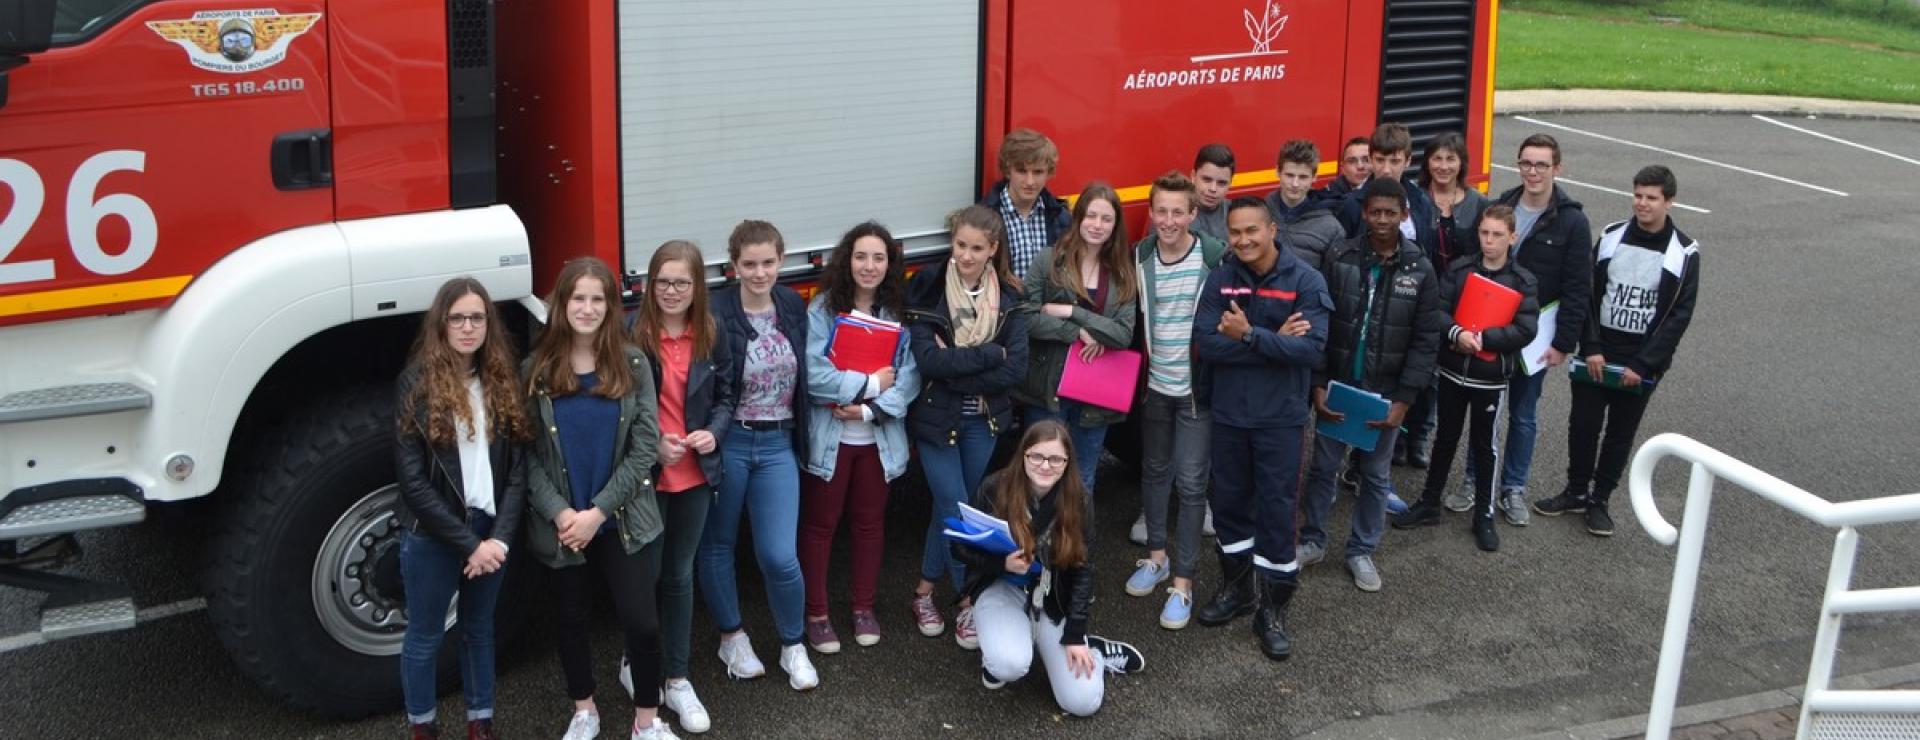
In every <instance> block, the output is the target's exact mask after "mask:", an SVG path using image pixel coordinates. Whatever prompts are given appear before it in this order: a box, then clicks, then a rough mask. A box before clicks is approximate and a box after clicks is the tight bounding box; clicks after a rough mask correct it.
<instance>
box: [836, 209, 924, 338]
mask: <svg viewBox="0 0 1920 740" xmlns="http://www.w3.org/2000/svg"><path fill="white" fill-rule="evenodd" d="M869 236H871V237H873V238H875V239H879V240H880V241H881V243H883V244H885V245H887V246H886V249H887V276H886V277H884V278H882V279H881V280H880V285H879V286H878V287H875V288H874V290H873V308H874V310H875V311H881V310H885V311H889V312H891V313H892V316H893V318H895V319H898V318H900V317H901V316H902V315H904V314H903V311H904V310H905V308H906V305H907V291H906V282H907V278H906V275H907V259H906V257H905V256H904V254H903V251H904V250H903V249H902V248H901V246H900V240H899V239H895V238H893V232H890V231H887V227H885V226H881V225H880V222H878V221H868V222H866V223H863V224H860V225H859V226H855V227H853V228H851V229H848V230H847V233H846V235H845V236H842V237H840V243H839V244H835V245H834V246H833V254H831V255H828V256H827V269H826V274H824V275H822V276H821V277H820V290H821V292H823V293H826V294H827V308H828V309H829V310H831V311H833V312H834V313H836V314H842V313H847V312H849V311H852V310H853V297H854V294H855V293H856V292H858V291H859V288H860V286H859V284H858V283H856V282H854V279H853V245H854V242H858V241H860V240H861V239H865V238H867V237H869Z"/></svg>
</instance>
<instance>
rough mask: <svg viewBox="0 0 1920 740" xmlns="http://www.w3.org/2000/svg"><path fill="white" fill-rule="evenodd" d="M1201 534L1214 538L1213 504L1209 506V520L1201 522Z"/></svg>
mask: <svg viewBox="0 0 1920 740" xmlns="http://www.w3.org/2000/svg"><path fill="white" fill-rule="evenodd" d="M1200 534H1201V535H1203V536H1206V537H1212V536H1213V504H1207V518H1205V519H1202V520H1200Z"/></svg>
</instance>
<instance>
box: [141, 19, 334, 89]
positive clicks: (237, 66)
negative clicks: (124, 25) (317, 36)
mask: <svg viewBox="0 0 1920 740" xmlns="http://www.w3.org/2000/svg"><path fill="white" fill-rule="evenodd" d="M319 20H320V14H319V13H298V14H294V15H281V14H280V11H278V10H273V9H254V10H203V11H200V12H198V13H194V14H193V17H192V18H187V19H183V20H177V21H148V22H147V27H148V28H151V29H153V32H154V33H157V34H159V35H160V38H163V39H166V40H168V41H172V42H174V43H176V44H179V45H180V48H182V49H186V50H187V60H188V61H191V62H193V66H195V67H199V68H201V69H204V70H208V71H212V72H224V73H226V74H247V73H249V72H258V71H260V70H263V69H266V68H268V67H271V66H273V65H276V64H279V63H281V62H283V61H286V59H287V49H288V48H289V47H291V46H292V45H293V40H294V39H297V38H300V35H301V34H304V33H306V32H307V30H308V29H311V28H313V24H315V23H317V22H319Z"/></svg>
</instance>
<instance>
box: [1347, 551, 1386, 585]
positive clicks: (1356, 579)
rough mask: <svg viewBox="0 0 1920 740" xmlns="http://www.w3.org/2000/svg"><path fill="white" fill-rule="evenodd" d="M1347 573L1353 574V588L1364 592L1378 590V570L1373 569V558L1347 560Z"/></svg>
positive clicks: (1359, 556)
mask: <svg viewBox="0 0 1920 740" xmlns="http://www.w3.org/2000/svg"><path fill="white" fill-rule="evenodd" d="M1347 572H1349V573H1352V574H1353V587H1354V588H1357V589H1360V590H1362V591H1366V592H1369V593H1371V592H1374V591H1378V590H1380V569H1379V568H1375V567H1373V556H1371V555H1355V556H1353V557H1350V558H1347Z"/></svg>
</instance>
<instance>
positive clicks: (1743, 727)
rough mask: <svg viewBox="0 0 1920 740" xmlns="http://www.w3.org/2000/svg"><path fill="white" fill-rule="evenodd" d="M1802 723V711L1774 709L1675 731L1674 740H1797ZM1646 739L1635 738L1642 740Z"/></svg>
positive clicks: (1632, 737)
mask: <svg viewBox="0 0 1920 740" xmlns="http://www.w3.org/2000/svg"><path fill="white" fill-rule="evenodd" d="M1799 722H1800V708H1799V707H1788V708H1786V709H1770V710H1767V711H1764V712H1754V713H1753V714H1743V715H1740V716H1738V717H1728V718H1727V719H1723V720H1720V721H1718V722H1704V723H1701V724H1697V725H1688V726H1686V727H1675V728H1673V734H1672V735H1669V736H1668V737H1669V738H1671V740H1793V735H1794V730H1795V726H1796V725H1797V724H1798V723H1799ZM1645 737H1646V736H1645V735H1633V736H1631V740H1641V739H1642V738H1645Z"/></svg>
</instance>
